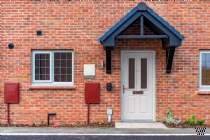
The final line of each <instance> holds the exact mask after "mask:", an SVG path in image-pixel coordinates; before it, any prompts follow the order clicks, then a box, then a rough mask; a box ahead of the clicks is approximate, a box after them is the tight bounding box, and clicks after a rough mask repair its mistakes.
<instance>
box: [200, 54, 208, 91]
mask: <svg viewBox="0 0 210 140" xmlns="http://www.w3.org/2000/svg"><path fill="white" fill-rule="evenodd" d="M202 54H209V55H210V51H207V50H202V51H200V52H199V91H204V92H205V91H210V85H202Z"/></svg>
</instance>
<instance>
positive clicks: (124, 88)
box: [122, 85, 128, 94]
mask: <svg viewBox="0 0 210 140" xmlns="http://www.w3.org/2000/svg"><path fill="white" fill-rule="evenodd" d="M122 88H123V89H122V90H123V94H124V93H125V90H126V89H128V88H126V87H125V86H124V85H123V86H122Z"/></svg>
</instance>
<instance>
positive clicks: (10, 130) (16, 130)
mask: <svg viewBox="0 0 210 140" xmlns="http://www.w3.org/2000/svg"><path fill="white" fill-rule="evenodd" d="M21 133H22V134H25V133H28V134H29V133H31V134H45V133H49V134H191V135H192V134H196V133H195V129H194V128H184V129H183V128H167V129H117V128H65V127H64V128H49V127H41V128H40V127H39V128H37V127H0V134H21ZM206 133H207V134H210V128H207V130H206Z"/></svg>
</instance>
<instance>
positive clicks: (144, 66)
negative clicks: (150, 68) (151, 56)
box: [141, 58, 147, 89]
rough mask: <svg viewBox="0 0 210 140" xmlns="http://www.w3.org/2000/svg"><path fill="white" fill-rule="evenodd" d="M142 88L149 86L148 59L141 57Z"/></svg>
mask: <svg viewBox="0 0 210 140" xmlns="http://www.w3.org/2000/svg"><path fill="white" fill-rule="evenodd" d="M141 88H142V89H145V88H147V59H146V58H142V59H141Z"/></svg>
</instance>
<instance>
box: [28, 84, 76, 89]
mask: <svg viewBox="0 0 210 140" xmlns="http://www.w3.org/2000/svg"><path fill="white" fill-rule="evenodd" d="M29 89H30V90H75V89H76V86H52V85H49V86H47V85H43V86H41V85H31V86H30V88H29Z"/></svg>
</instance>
